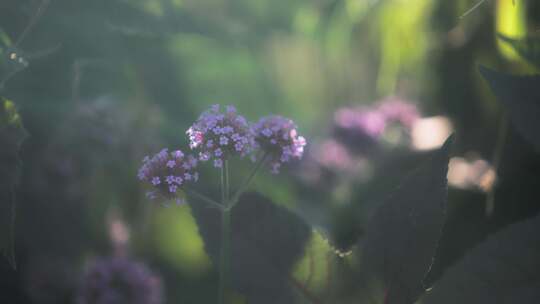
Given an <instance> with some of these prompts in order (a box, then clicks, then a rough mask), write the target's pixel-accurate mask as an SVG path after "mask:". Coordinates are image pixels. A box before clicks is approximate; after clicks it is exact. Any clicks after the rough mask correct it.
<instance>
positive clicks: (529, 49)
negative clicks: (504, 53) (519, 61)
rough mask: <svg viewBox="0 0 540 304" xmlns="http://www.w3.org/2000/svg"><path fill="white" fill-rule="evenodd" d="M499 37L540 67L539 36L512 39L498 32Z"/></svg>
mask: <svg viewBox="0 0 540 304" xmlns="http://www.w3.org/2000/svg"><path fill="white" fill-rule="evenodd" d="M498 37H499V39H501V40H502V41H504V42H506V43H508V44H510V45H511V46H512V47H513V48H514V49H515V50H516V52H517V53H518V54H520V55H521V56H522V57H523V58H524V59H525V60H527V61H529V62H530V63H532V64H534V65H535V66H536V67H540V37H528V38H525V39H519V40H518V39H512V38H510V37H506V36H504V35H501V34H499V35H498Z"/></svg>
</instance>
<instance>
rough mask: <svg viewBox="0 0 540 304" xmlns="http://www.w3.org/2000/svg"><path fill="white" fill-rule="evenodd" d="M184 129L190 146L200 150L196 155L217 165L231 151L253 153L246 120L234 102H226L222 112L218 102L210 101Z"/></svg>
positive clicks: (244, 154) (242, 153)
mask: <svg viewBox="0 0 540 304" xmlns="http://www.w3.org/2000/svg"><path fill="white" fill-rule="evenodd" d="M186 133H187V135H188V136H189V145H190V147H191V148H192V149H197V150H198V151H199V159H200V160H201V161H208V160H211V159H213V160H214V166H215V167H218V168H220V167H221V166H222V165H223V161H224V160H226V159H228V158H229V157H231V156H233V155H239V156H241V157H244V156H246V155H248V154H250V153H252V152H253V149H254V146H255V145H254V141H253V134H252V132H251V129H250V127H249V124H248V122H247V120H246V119H245V118H244V117H243V116H241V115H239V114H238V113H237V112H236V109H235V108H234V107H233V106H227V107H226V109H225V112H224V113H222V112H221V111H220V108H219V105H213V106H212V107H211V108H210V110H208V111H206V112H204V113H202V114H201V116H200V117H199V119H198V120H197V121H196V122H195V123H194V124H193V125H192V126H191V127H190V128H189V129H188V131H187V132H186Z"/></svg>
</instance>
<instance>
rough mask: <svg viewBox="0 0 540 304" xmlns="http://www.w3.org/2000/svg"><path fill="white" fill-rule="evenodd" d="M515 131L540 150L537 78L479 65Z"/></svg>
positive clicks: (539, 85)
mask: <svg viewBox="0 0 540 304" xmlns="http://www.w3.org/2000/svg"><path fill="white" fill-rule="evenodd" d="M478 69H479V71H480V74H482V76H483V77H484V79H485V80H486V81H487V82H488V84H489V86H490V87H491V90H492V91H493V92H494V93H495V95H496V96H497V98H498V100H499V101H500V102H501V103H502V105H503V106H504V107H505V108H506V110H507V111H508V116H509V117H510V120H511V121H512V124H513V125H514V127H515V128H516V129H517V131H518V132H519V133H520V134H521V135H522V136H523V137H524V138H525V139H526V140H527V141H529V142H530V143H532V144H533V145H534V146H535V148H536V149H537V151H540V132H538V130H540V119H539V117H540V76H539V75H535V76H514V75H507V74H503V73H499V72H496V71H493V70H491V69H488V68H486V67H483V66H480V67H479V68H478Z"/></svg>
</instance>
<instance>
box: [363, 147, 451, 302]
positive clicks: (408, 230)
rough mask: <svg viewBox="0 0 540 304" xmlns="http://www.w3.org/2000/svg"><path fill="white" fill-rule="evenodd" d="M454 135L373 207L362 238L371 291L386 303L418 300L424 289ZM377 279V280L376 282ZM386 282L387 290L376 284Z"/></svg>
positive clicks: (442, 215) (436, 237)
mask: <svg viewBox="0 0 540 304" xmlns="http://www.w3.org/2000/svg"><path fill="white" fill-rule="evenodd" d="M451 143H452V137H450V138H449V139H447V141H446V143H445V144H444V146H443V147H442V148H441V149H440V150H439V151H437V153H436V154H435V155H434V156H433V157H432V159H431V160H430V161H428V162H426V163H424V164H423V165H422V166H421V167H420V168H419V169H417V170H416V171H414V172H413V173H412V174H411V175H410V176H409V177H408V178H407V179H406V180H405V181H404V182H403V183H402V184H401V186H400V187H399V188H398V189H397V190H396V191H394V193H393V194H392V195H391V196H390V197H389V199H388V200H386V201H385V202H384V203H383V204H382V205H381V206H380V207H378V208H377V210H376V211H375V212H374V214H373V216H372V218H371V219H370V222H369V224H368V230H367V236H366V240H365V243H364V244H363V252H362V264H361V265H362V267H363V271H364V275H365V276H367V278H366V280H368V281H367V282H364V283H366V284H367V285H366V286H367V287H368V288H370V289H371V290H370V291H369V292H371V293H376V292H382V293H383V294H384V295H383V296H381V295H380V294H379V295H374V297H375V298H384V303H388V304H391V303H414V301H415V300H416V298H417V297H418V296H419V295H420V294H421V293H422V292H423V291H424V288H425V287H424V286H423V280H424V278H425V276H426V275H427V273H428V271H429V269H430V267H431V265H432V262H433V256H434V254H435V251H436V248H437V242H438V240H439V237H440V233H441V230H442V227H443V223H444V218H445V210H446V201H447V180H446V173H447V170H448V159H449V156H448V152H449V148H450V145H451ZM373 282H375V283H373ZM377 284H379V285H382V290H379V291H377V290H374V289H373V286H375V285H377Z"/></svg>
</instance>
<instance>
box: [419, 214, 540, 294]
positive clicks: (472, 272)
mask: <svg viewBox="0 0 540 304" xmlns="http://www.w3.org/2000/svg"><path fill="white" fill-rule="evenodd" d="M539 231H540V216H536V217H535V218H533V219H529V220H525V221H522V222H519V223H516V224H513V225H510V226H509V227H507V228H504V229H503V230H501V231H499V232H497V233H495V234H494V235H492V236H490V237H488V238H487V239H486V240H485V241H484V242H483V243H481V244H480V245H478V246H477V247H476V248H474V249H472V250H471V251H470V252H469V253H468V254H467V255H466V256H465V257H464V258H463V259H462V260H460V261H459V262H457V263H456V264H455V265H453V266H452V267H450V268H449V269H448V270H447V271H446V273H445V274H444V276H443V277H442V279H440V280H439V281H438V282H437V283H436V284H435V286H434V287H433V289H432V290H431V291H430V292H429V293H428V294H427V295H426V296H425V297H424V299H423V301H422V303H424V304H445V303H452V304H453V303H460V304H469V303H470V304H480V303H490V304H491V303H497V304H504V303H520V304H528V303H531V304H532V303H540V258H539V257H540V234H539V233H538V232H539Z"/></svg>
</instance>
